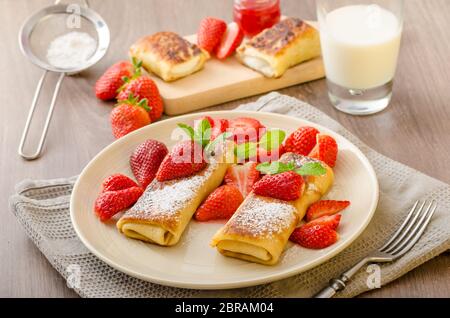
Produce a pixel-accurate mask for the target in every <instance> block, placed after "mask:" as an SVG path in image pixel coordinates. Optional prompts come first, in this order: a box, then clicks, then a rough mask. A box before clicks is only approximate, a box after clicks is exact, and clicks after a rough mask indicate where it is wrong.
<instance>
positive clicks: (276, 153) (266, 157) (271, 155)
mask: <svg viewBox="0 0 450 318" xmlns="http://www.w3.org/2000/svg"><path fill="white" fill-rule="evenodd" d="M285 152H286V150H285V148H284V146H283V145H282V144H281V145H280V146H279V147H278V149H272V150H270V151H267V150H266V149H264V148H263V147H258V150H257V154H258V162H259V163H263V162H273V161H278V159H280V157H281V156H282V155H283V154H284V153H285Z"/></svg>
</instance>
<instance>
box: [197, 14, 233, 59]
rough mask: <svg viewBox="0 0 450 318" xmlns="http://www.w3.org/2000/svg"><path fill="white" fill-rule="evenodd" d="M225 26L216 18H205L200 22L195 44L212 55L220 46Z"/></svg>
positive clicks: (224, 23)
mask: <svg viewBox="0 0 450 318" xmlns="http://www.w3.org/2000/svg"><path fill="white" fill-rule="evenodd" d="M226 30H227V24H226V22H225V21H223V20H221V19H217V18H212V17H207V18H204V19H203V20H202V21H201V22H200V27H199V29H198V32H197V43H198V46H200V47H201V48H202V49H205V50H206V51H208V52H209V53H212V52H213V51H214V49H215V48H216V47H217V46H218V45H219V44H220V42H221V40H222V37H223V35H224V34H225V31H226Z"/></svg>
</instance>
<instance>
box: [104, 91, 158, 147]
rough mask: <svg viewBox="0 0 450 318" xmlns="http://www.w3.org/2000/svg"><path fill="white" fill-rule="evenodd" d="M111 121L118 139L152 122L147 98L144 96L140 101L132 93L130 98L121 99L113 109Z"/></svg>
mask: <svg viewBox="0 0 450 318" xmlns="http://www.w3.org/2000/svg"><path fill="white" fill-rule="evenodd" d="M110 122H111V128H112V132H113V135H114V137H115V138H117V139H118V138H120V137H123V136H125V135H127V134H129V133H130V132H132V131H134V130H136V129H139V128H141V127H144V126H146V125H148V124H150V123H151V119H150V116H149V114H148V106H147V100H146V99H145V98H144V99H142V100H140V101H138V100H137V98H136V97H133V96H132V95H131V94H130V96H129V97H128V99H126V100H122V101H120V102H119V103H118V104H117V106H116V107H115V108H114V109H113V110H112V112H111V114H110Z"/></svg>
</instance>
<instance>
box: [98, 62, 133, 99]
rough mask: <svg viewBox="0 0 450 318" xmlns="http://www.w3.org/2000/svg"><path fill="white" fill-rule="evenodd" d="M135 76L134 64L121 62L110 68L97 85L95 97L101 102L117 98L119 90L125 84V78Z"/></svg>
mask: <svg viewBox="0 0 450 318" xmlns="http://www.w3.org/2000/svg"><path fill="white" fill-rule="evenodd" d="M132 75H133V64H131V62H129V61H120V62H117V63H116V64H114V65H112V66H110V67H109V68H108V69H107V70H106V72H105V73H103V75H102V76H101V77H100V78H99V79H98V80H97V82H96V83H95V95H96V96H97V98H99V99H101V100H110V99H114V98H116V95H117V90H118V89H119V88H120V87H121V86H122V85H123V84H124V80H123V78H124V77H131V76H132Z"/></svg>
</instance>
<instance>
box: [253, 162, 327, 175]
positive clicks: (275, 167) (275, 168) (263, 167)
mask: <svg viewBox="0 0 450 318" xmlns="http://www.w3.org/2000/svg"><path fill="white" fill-rule="evenodd" d="M256 169H257V170H258V171H260V172H261V173H263V174H269V175H274V174H279V173H283V172H288V171H294V172H296V173H298V174H299V175H302V176H321V175H324V174H326V173H327V169H325V167H324V166H323V165H322V164H321V163H320V162H308V163H305V164H304V165H302V166H301V167H300V168H296V166H295V163H294V162H293V161H290V162H288V163H284V162H279V161H273V162H265V163H261V164H259V165H257V166H256Z"/></svg>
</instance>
